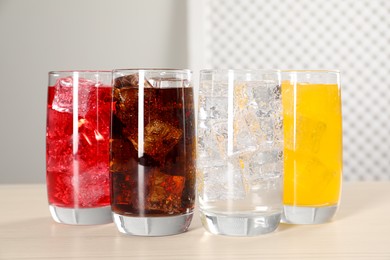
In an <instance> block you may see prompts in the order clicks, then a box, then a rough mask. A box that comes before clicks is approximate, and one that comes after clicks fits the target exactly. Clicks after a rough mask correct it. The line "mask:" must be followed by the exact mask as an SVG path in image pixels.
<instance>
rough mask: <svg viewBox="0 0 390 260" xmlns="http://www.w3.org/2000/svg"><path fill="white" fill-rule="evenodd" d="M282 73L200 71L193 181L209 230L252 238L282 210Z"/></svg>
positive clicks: (273, 223)
mask: <svg viewBox="0 0 390 260" xmlns="http://www.w3.org/2000/svg"><path fill="white" fill-rule="evenodd" d="M280 83H281V82H280V72H279V71H273V70H202V71H201V72H200V90H199V114H198V128H197V129H198V156H197V169H198V175H197V183H198V184H197V185H198V196H199V207H200V216H201V221H202V223H203V226H204V227H205V228H206V229H207V230H208V231H209V232H211V233H214V234H222V235H231V236H256V235H260V234H264V233H269V232H272V231H274V230H275V229H276V228H277V227H278V225H279V222H280V218H281V214H282V206H283V205H282V186H283V122H282V101H281V86H280Z"/></svg>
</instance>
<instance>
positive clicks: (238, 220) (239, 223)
mask: <svg viewBox="0 0 390 260" xmlns="http://www.w3.org/2000/svg"><path fill="white" fill-rule="evenodd" d="M200 218H201V221H202V224H203V226H204V228H205V229H206V230H207V231H209V232H210V233H213V234H217V235H227V236H257V235H262V234H267V233H270V232H272V231H274V230H275V229H276V228H277V227H278V225H279V223H280V218H281V213H273V214H269V215H254V214H253V215H249V214H248V215H242V214H237V215H226V214H215V213H211V212H207V211H200Z"/></svg>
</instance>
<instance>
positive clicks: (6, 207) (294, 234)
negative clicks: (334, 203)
mask: <svg viewBox="0 0 390 260" xmlns="http://www.w3.org/2000/svg"><path fill="white" fill-rule="evenodd" d="M0 205H2V206H1V211H0V259H7V260H8V259H129V258H132V257H134V258H136V259H313V258H314V259H387V260H388V259H390V221H389V220H390V182H356V183H344V185H343V195H342V200H341V206H340V210H339V211H338V213H337V215H336V217H335V219H334V220H333V221H332V222H330V223H326V224H321V225H287V224H281V225H280V226H279V227H278V229H277V230H276V231H275V232H273V233H270V234H266V235H261V236H258V237H227V236H217V235H212V234H210V233H208V232H206V231H205V230H204V229H203V228H202V226H201V223H200V220H199V217H198V215H197V214H196V215H195V217H194V219H193V222H192V224H191V226H190V229H189V230H188V232H186V233H184V234H180V235H175V236H167V237H135V236H126V235H123V234H121V233H119V232H118V231H117V230H116V228H115V226H114V224H107V225H97V226H70V225H63V224H57V223H55V222H54V221H53V220H52V219H51V217H50V214H49V210H48V206H47V198H46V189H45V186H44V185H0Z"/></svg>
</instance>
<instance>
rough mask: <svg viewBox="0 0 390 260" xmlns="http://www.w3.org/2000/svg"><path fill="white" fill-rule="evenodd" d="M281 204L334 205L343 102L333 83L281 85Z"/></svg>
mask: <svg viewBox="0 0 390 260" xmlns="http://www.w3.org/2000/svg"><path fill="white" fill-rule="evenodd" d="M282 98H283V111H284V119H283V123H284V140H285V149H284V154H285V158H284V204H285V205H295V206H317V207H318V206H331V205H336V204H337V203H338V200H339V196H340V185H341V173H342V126H341V120H342V119H341V98H340V90H339V86H338V85H337V84H308V83H298V84H296V85H295V86H294V85H292V84H290V82H288V81H284V82H283V83H282Z"/></svg>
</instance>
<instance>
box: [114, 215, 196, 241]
mask: <svg viewBox="0 0 390 260" xmlns="http://www.w3.org/2000/svg"><path fill="white" fill-rule="evenodd" d="M192 216H193V212H191V213H188V214H183V215H179V216H169V217H128V216H123V215H119V214H116V213H113V218H114V223H115V224H116V227H117V228H118V230H119V231H120V232H121V233H124V234H127V235H135V236H170V235H176V234H180V233H183V232H185V231H187V229H188V227H189V226H190V224H191V220H192Z"/></svg>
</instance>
